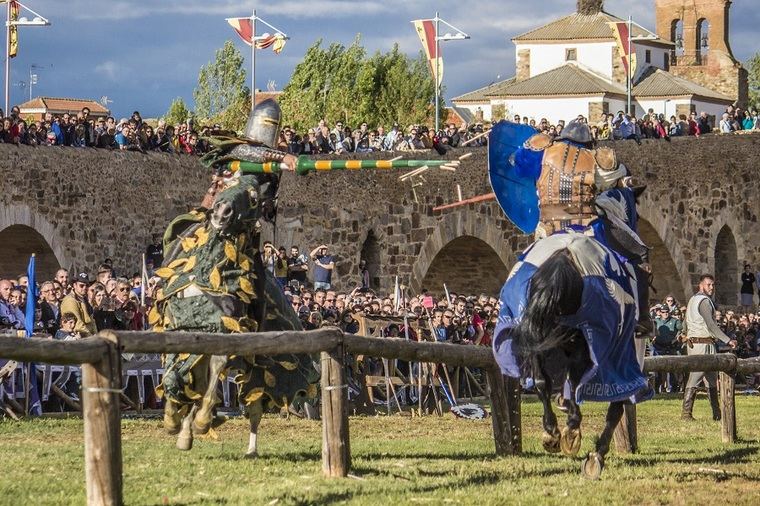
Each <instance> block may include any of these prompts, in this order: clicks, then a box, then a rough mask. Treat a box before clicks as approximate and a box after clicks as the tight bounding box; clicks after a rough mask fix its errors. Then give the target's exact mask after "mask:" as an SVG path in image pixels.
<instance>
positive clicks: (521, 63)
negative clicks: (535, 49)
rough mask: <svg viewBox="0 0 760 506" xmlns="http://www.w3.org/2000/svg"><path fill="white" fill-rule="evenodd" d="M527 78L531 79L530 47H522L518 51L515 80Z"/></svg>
mask: <svg viewBox="0 0 760 506" xmlns="http://www.w3.org/2000/svg"><path fill="white" fill-rule="evenodd" d="M526 79H530V49H520V50H518V51H517V66H516V68H515V80H516V81H525V80H526Z"/></svg>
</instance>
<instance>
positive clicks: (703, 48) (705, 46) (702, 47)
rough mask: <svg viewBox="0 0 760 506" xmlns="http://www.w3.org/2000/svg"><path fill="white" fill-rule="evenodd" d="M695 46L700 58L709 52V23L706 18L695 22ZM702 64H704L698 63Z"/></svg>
mask: <svg viewBox="0 0 760 506" xmlns="http://www.w3.org/2000/svg"><path fill="white" fill-rule="evenodd" d="M695 35H696V38H697V40H696V46H697V54H698V55H700V57H701V56H705V55H707V53H709V52H710V21H708V20H707V19H706V18H700V19H699V20H697V31H696V34H695ZM700 63H702V64H704V63H705V62H702V61H700Z"/></svg>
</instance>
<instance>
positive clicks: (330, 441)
mask: <svg viewBox="0 0 760 506" xmlns="http://www.w3.org/2000/svg"><path fill="white" fill-rule="evenodd" d="M321 363H322V471H323V472H324V474H325V475H326V476H328V477H331V478H345V477H346V476H347V475H348V471H349V469H350V467H351V445H350V441H349V437H348V385H347V384H346V373H345V368H344V350H343V344H339V345H338V346H337V347H335V348H333V349H332V350H329V351H323V352H322V354H321Z"/></svg>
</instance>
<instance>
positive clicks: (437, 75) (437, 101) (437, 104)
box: [433, 12, 441, 135]
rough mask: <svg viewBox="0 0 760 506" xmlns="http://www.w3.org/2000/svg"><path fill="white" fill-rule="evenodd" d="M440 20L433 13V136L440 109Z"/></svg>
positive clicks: (436, 129)
mask: <svg viewBox="0 0 760 506" xmlns="http://www.w3.org/2000/svg"><path fill="white" fill-rule="evenodd" d="M439 23H440V18H439V17H438V13H437V12H436V13H435V76H433V78H434V79H435V135H438V126H439V125H438V117H439V116H440V114H439V109H440V93H441V41H440V40H438V25H439Z"/></svg>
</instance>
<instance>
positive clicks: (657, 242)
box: [638, 192, 694, 304]
mask: <svg viewBox="0 0 760 506" xmlns="http://www.w3.org/2000/svg"><path fill="white" fill-rule="evenodd" d="M647 199H648V194H647V193H646V192H645V193H644V196H643V197H642V200H641V204H640V205H639V206H638V213H639V234H640V235H641V237H642V240H643V241H644V243H645V244H646V245H647V246H649V247H650V248H654V249H653V251H652V252H650V253H652V254H654V258H656V259H658V260H659V259H662V258H669V259H670V260H671V261H672V265H666V266H664V269H662V270H663V271H664V272H665V273H667V274H666V279H667V280H668V281H667V283H662V284H663V285H664V288H663V289H664V290H667V291H672V292H674V295H675V296H676V298H677V299H678V300H679V301H680V302H681V303H684V304H685V303H686V302H687V301H688V299H689V297H691V295H692V293H694V288H693V287H692V282H691V272H690V270H689V262H687V261H686V260H685V256H684V254H683V250H682V248H681V244H680V243H679V241H678V240H677V239H676V237H675V235H674V234H673V225H672V224H671V222H670V221H669V220H667V219H666V218H665V217H664V216H662V215H661V214H660V213H658V212H657V210H658V208H657V207H655V206H653V205H652V204H651V202H649V201H648V200H647ZM663 250H664V252H663ZM650 264H654V262H653V261H652V259H651V258H650ZM657 267H658V266H656V265H655V266H654V268H655V270H657ZM671 268H674V269H675V271H673V270H672V269H671ZM655 276H656V274H655ZM676 278H677V280H676ZM678 283H680V285H679V284H678ZM655 288H657V294H656V296H657V297H658V298H661V297H663V296H665V295H667V293H662V292H661V291H660V285H659V284H658V283H657V279H656V278H655ZM680 296H683V299H681V298H680Z"/></svg>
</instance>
